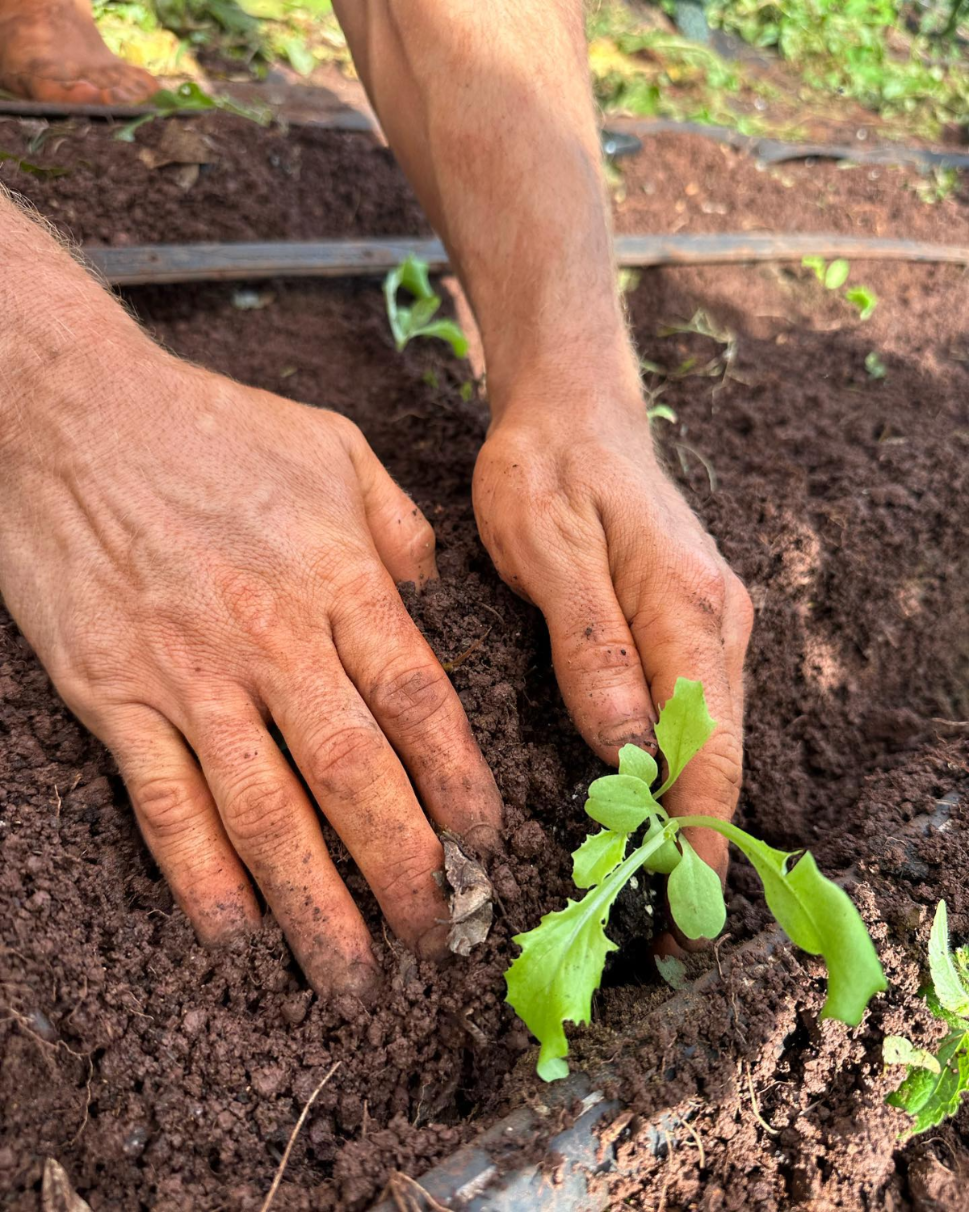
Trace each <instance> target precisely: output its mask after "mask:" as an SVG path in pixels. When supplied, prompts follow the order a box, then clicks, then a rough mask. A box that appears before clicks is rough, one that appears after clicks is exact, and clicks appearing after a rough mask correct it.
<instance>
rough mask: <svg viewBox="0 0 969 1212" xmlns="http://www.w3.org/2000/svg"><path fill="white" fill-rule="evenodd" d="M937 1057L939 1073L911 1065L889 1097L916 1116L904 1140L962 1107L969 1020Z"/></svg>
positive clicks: (968, 1073)
mask: <svg viewBox="0 0 969 1212" xmlns="http://www.w3.org/2000/svg"><path fill="white" fill-rule="evenodd" d="M937 1061H938V1065H939V1071H938V1073H933V1072H931V1071H930V1070H929V1069H925V1068H914V1067H913V1068H910V1069H909V1073H908V1076H907V1077H906V1078H905V1080H904V1081H903V1082H902V1084H901V1085H900V1086H899V1088H898V1089H897V1090H896V1091H895V1092H894V1093H892V1094H889V1096H888V1098H886V1100H885V1101H886V1102H887V1103H888V1104H889V1105H890V1106H892V1107H899V1108H900V1109H901V1110H902V1111H907V1112H908V1113H909V1115H911V1116H913V1117H914V1122H913V1123H912V1125H911V1127H910V1128H909V1129H908V1131H907V1132H905V1133H903V1134H902V1137H901V1139H902V1140H906V1139H908V1137H910V1136H917V1135H918V1134H919V1133H920V1132H925V1131H927V1130H928V1129H929V1128H934V1127H935V1126H936V1125H937V1124H941V1123H942V1121H943V1120H944V1119H948V1118H949V1117H950V1116H952V1115H955V1114H956V1112H957V1111H958V1110H959V1103H960V1102H961V1100H962V1096H963V1095H964V1094H965V1093H966V1091H967V1090H969V1023H963V1029H962V1030H958V1031H953V1032H951V1033H950V1034H949V1035H947V1036H946V1038H945V1039H944V1040H943V1041H942V1045H941V1047H940V1048H939V1051H938V1055H937Z"/></svg>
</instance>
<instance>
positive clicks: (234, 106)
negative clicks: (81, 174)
mask: <svg viewBox="0 0 969 1212" xmlns="http://www.w3.org/2000/svg"><path fill="white" fill-rule="evenodd" d="M148 104H149V105H151V106H152V112H151V113H150V114H142V115H141V117H139V118H135V120H134V121H133V122H127V123H126V124H125V125H124V126H122V127H121V129H120V130H119V131H118V133H117V134H116V135H115V138H116V139H120V140H121V141H122V142H123V143H133V142H134V138H135V131H136V130H137V129H138V127H139V126H144V125H145V123H147V122H154V120H155V119H156V118H171V117H172V115H173V114H178V113H188V114H204V113H207V112H208V111H209V110H213V109H218V110H222V111H223V113H227V114H235V115H236V116H237V117H239V118H248V119H249V121H250V122H255V123H257V124H258V125H259V126H268V125H269V123H270V122H271V121H272V110H271V109H270V108H269V106H268V105H261V106H252V105H243V104H242V102H240V101H233V99H232V98H231V97H212V96H209V94H208V93H207V92H205V90H204V89H201V88H199V86H198V85H197V84H196V83H195V82H194V81H192V80H186V81H185V82H184V84H180V85H179V86H178V88H174V89H173V88H161V89H159V90H158V92H157V93H155V94H154V95H153V96H151V97H150V98H149V99H148Z"/></svg>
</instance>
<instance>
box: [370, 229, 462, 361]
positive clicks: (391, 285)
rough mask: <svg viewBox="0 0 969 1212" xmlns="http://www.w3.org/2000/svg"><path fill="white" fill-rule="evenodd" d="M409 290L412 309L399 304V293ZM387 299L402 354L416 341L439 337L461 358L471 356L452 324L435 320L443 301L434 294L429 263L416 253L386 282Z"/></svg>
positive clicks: (457, 327)
mask: <svg viewBox="0 0 969 1212" xmlns="http://www.w3.org/2000/svg"><path fill="white" fill-rule="evenodd" d="M399 290H406V291H407V292H408V294H410V295H413V297H414V302H413V303H412V304H411V306H410V307H402V306H401V305H400V304H399V303H398V302H397V292H398V291H399ZM384 298H385V299H386V300H387V319H388V320H389V321H390V331H391V332H392V333H393V334H394V343H395V344H396V346H397V349H398V351H399V350H402V349H403V348H404V347H405V346H406V345H407V343H408V342H409V341H413V339H414V338H415V337H439V338H440V339H441V340H442V341H447V343H448V344H449V345H450V346H451V348H452V349H453V350H454V352H455V354H456V355H457V357H459V358H463V357H465V356H466V355H467V352H468V339H467V337H466V336H465V335H464V333H463V332H462V330H461V328H460V326H459V325H457V324H455V322H454V321H453V320H435V319H434V316H435V315H436V314H437V310H438V308H439V307H440V306H441V298H440V296H439V295H436V294H435V293H434V290H433V288H432V287H431V280H430V276H429V274H428V267H427V262H426V261H421V260H420V259H419V258H417V257H415V256H414V255H413V253H411V254H409V255H408V256H407V257H406V258H405V259H404V260H403V261H402V262H401V263H400V265H398V266H397V268H396V269H392V270H391V271H390V273H389V274H388V275H387V277H386V278H384Z"/></svg>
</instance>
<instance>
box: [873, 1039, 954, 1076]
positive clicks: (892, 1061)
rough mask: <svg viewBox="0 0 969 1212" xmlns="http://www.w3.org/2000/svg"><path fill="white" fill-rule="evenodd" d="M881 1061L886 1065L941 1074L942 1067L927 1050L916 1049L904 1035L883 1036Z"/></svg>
mask: <svg viewBox="0 0 969 1212" xmlns="http://www.w3.org/2000/svg"><path fill="white" fill-rule="evenodd" d="M882 1060H883V1061H884V1062H885V1064H886V1065H911V1066H912V1067H913V1068H915V1069H928V1071H929V1072H930V1073H941V1072H942V1066H941V1065H940V1064H939V1062H938V1061H937V1060H936V1058H935V1057H934V1056H933V1055H932V1053H931V1052H930V1051H929V1050H928V1048H916V1046H915V1045H914V1044H913V1043H912V1041H911V1040H910V1039H906V1038H905V1036H904V1035H886V1036H885V1038H884V1039H883V1040H882Z"/></svg>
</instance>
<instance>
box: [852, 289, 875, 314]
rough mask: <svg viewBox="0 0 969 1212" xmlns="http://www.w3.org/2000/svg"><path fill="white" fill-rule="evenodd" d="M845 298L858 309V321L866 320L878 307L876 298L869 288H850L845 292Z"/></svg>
mask: <svg viewBox="0 0 969 1212" xmlns="http://www.w3.org/2000/svg"><path fill="white" fill-rule="evenodd" d="M845 298H846V299H847V300H848V302H849V303H851V304H852V306H854V307H856V308H857V309H858V319H859V320H867V319H868V317H869V316H870V315H871V313H872V312H873V311H874V310H875V308H876V307H877V306H878V296H877V295H876V294H875V292H874V291H873V290H872V289H871V287H870V286H852V287H850V288H849V289H848V290H846V291H845Z"/></svg>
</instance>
